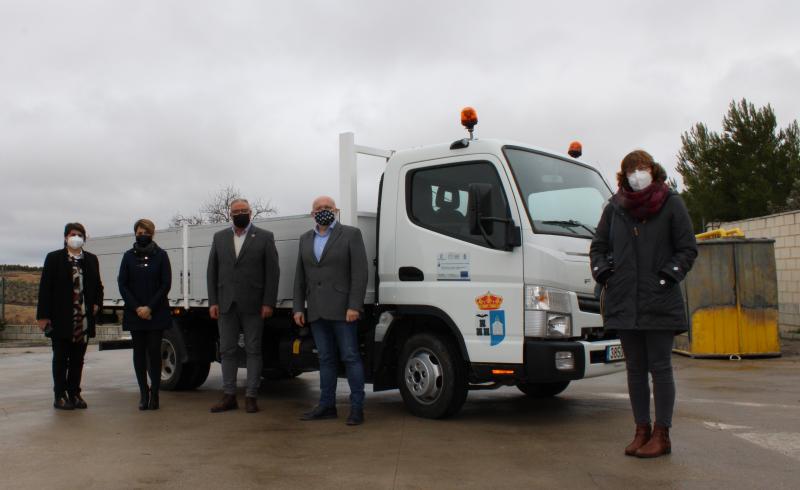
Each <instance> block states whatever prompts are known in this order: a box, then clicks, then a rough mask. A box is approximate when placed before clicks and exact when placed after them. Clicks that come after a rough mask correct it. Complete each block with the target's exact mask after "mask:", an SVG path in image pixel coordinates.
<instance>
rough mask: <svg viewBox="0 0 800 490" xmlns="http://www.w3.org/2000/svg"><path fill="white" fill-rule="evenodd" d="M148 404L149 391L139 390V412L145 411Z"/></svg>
mask: <svg viewBox="0 0 800 490" xmlns="http://www.w3.org/2000/svg"><path fill="white" fill-rule="evenodd" d="M149 404H150V390H149V389H148V390H139V410H147V406H148V405H149Z"/></svg>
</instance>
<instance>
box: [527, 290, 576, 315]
mask: <svg viewBox="0 0 800 490" xmlns="http://www.w3.org/2000/svg"><path fill="white" fill-rule="evenodd" d="M525 309H526V310H538V311H557V312H560V313H569V312H570V311H571V308H570V301H569V293H568V292H566V291H558V290H555V289H551V288H546V287H544V286H534V285H532V284H526V285H525Z"/></svg>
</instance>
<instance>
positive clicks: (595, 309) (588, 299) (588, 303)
mask: <svg viewBox="0 0 800 490" xmlns="http://www.w3.org/2000/svg"><path fill="white" fill-rule="evenodd" d="M578 308H579V309H580V310H581V311H585V312H587V313H600V300H599V299H597V298H595V297H594V296H585V295H581V294H579V295H578Z"/></svg>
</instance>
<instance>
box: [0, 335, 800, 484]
mask: <svg viewBox="0 0 800 490" xmlns="http://www.w3.org/2000/svg"><path fill="white" fill-rule="evenodd" d="M785 345H787V347H788V349H787V354H786V355H785V356H784V357H782V358H779V359H760V360H745V361H738V362H734V361H722V360H695V359H688V358H685V357H676V358H675V366H676V376H677V380H678V405H677V413H676V417H675V427H674V429H673V432H672V434H673V454H672V455H671V456H667V457H663V458H658V459H655V460H638V459H636V458H630V457H625V456H624V455H623V453H622V450H623V447H624V446H625V444H626V443H627V442H628V440H629V439H630V437H631V436H632V432H633V431H632V429H633V424H632V422H631V416H630V411H629V405H628V400H627V395H626V388H625V379H624V375H622V374H618V375H614V376H609V377H605V378H599V379H594V380H585V381H581V382H577V383H573V385H571V386H570V388H569V389H568V390H567V391H565V392H564V393H563V394H562V395H561V396H559V397H557V398H553V399H549V400H532V399H528V398H526V397H525V396H524V395H522V394H521V393H520V392H518V391H517V390H516V389H515V388H502V389H500V390H497V391H491V392H472V393H470V396H469V399H468V400H467V403H466V405H465V407H464V410H463V411H462V412H461V414H459V415H458V416H457V417H455V418H453V419H451V420H443V421H433V420H424V419H419V418H416V417H413V416H411V415H409V414H408V413H407V412H406V411H405V410H404V408H403V405H402V401H401V398H400V395H399V393H398V392H396V391H394V392H388V393H380V394H372V393H369V392H368V394H367V397H368V398H367V401H368V406H367V411H366V416H367V423H366V424H365V425H364V426H362V427H357V428H352V427H347V426H345V424H344V416H345V415H346V411H347V408H346V405H345V403H346V392H347V390H346V383H345V382H342V383H341V384H340V393H343V394H341V395H340V398H339V402H340V404H341V405H340V418H339V419H338V420H327V421H321V422H300V421H299V420H298V419H297V416H298V415H299V414H300V413H301V412H303V411H304V410H306V409H308V408H309V407H310V406H312V405H313V404H314V401H315V400H316V396H317V386H318V384H317V379H316V375H315V374H307V375H304V376H301V377H300V378H298V379H295V380H290V381H282V382H277V383H265V385H264V386H263V387H262V395H261V401H260V404H261V407H262V412H260V413H258V414H246V413H245V412H244V410H238V411H236V412H229V413H224V414H211V413H209V412H208V407H209V406H210V405H211V404H212V403H213V402H214V401H216V400H217V398H218V396H219V392H218V390H217V388H218V387H219V385H220V375H219V366H218V365H215V366H213V368H212V375H211V377H210V378H209V380H208V381H207V382H206V384H205V385H203V386H202V387H201V389H199V390H197V391H193V392H185V393H164V394H163V395H162V409H161V410H159V411H157V412H139V411H138V410H137V407H136V405H137V401H138V395H137V388H136V382H135V380H134V376H133V372H132V368H131V362H130V351H104V352H98V351H97V350H96V349H95V348H91V349H90V352H89V353H88V355H87V365H86V369H85V379H84V396H85V398H86V399H87V401H88V403H89V405H90V406H89V409H88V410H85V411H74V412H62V411H56V410H54V409H53V408H52V406H51V403H52V398H51V395H50V389H51V388H50V386H51V379H50V366H49V360H50V353H49V351H48V349H46V348H41V347H34V348H12V349H0V387H1V388H2V389H0V465H1V467H2V475H1V476H0V487H2V488H37V489H39V488H90V489H106V488H226V489H227V488H255V487H264V488H293V489H295V488H296V489H300V488H302V489H306V488H370V489H382V488H423V489H427V488H437V489H438V488H481V489H483V488H494V489H500V488H556V487H559V488H614V489H619V488H636V487H639V488H659V487H662V488H798V487H800V383H798V375H800V356H798V354H797V352H798V350H799V349H798V347H799V346H800V342H785ZM240 376H241V374H240Z"/></svg>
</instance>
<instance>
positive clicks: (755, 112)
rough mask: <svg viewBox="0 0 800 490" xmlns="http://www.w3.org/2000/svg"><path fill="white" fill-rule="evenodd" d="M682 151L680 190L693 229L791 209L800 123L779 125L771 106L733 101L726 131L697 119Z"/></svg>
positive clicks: (799, 161) (799, 162)
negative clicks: (758, 106)
mask: <svg viewBox="0 0 800 490" xmlns="http://www.w3.org/2000/svg"><path fill="white" fill-rule="evenodd" d="M681 141H682V143H683V145H682V147H681V150H680V152H679V153H678V166H677V170H678V173H680V174H681V176H682V177H683V182H684V185H685V190H684V192H683V193H682V195H683V197H684V199H685V201H686V205H687V206H688V207H689V213H690V214H691V216H692V220H693V221H694V224H695V228H696V229H698V230H701V229H702V225H703V224H705V223H708V222H712V221H735V220H739V219H745V218H752V217H755V216H763V215H766V214H771V213H774V212H777V211H782V210H785V209H787V207H791V206H792V203H795V202H796V198H795V199H790V198H789V195H790V192H791V191H792V188H793V187H794V186H795V180H796V177H797V176H798V175H800V131H799V130H798V125H797V121H794V122H792V123H791V124H789V125H788V126H787V127H786V128H785V129H778V127H777V122H776V119H775V112H774V111H773V110H772V107H771V106H770V105H767V106H766V107H762V108H759V109H756V107H755V106H754V105H753V104H751V103H749V102H747V100H745V99H742V100H741V101H740V102H738V103H737V102H735V101H732V102H731V103H730V106H729V107H728V113H727V114H726V115H725V117H724V118H723V120H722V133H719V134H718V133H716V132H714V131H710V130H709V129H708V128H707V127H706V125H705V124H703V123H698V124H696V125H695V126H694V127H693V128H692V129H690V130H689V131H688V132H685V133H684V134H683V135H682V137H681Z"/></svg>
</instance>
